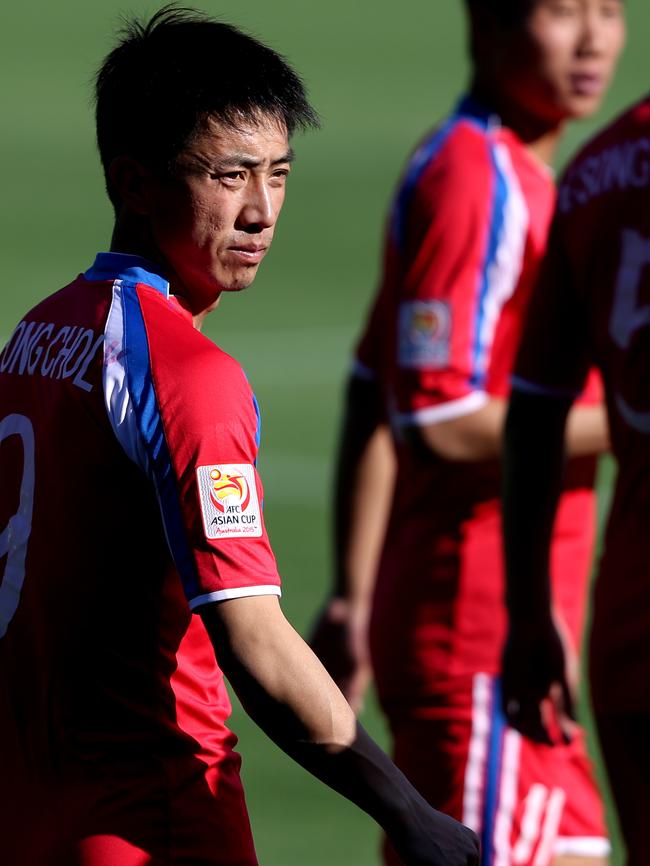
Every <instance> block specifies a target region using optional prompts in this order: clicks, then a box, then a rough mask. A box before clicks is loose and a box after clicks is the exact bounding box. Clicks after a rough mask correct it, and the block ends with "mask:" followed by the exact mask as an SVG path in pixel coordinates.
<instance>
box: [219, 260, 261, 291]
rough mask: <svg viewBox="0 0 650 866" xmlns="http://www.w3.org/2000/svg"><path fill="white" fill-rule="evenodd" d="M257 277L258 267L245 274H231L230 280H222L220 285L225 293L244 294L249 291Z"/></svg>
mask: <svg viewBox="0 0 650 866" xmlns="http://www.w3.org/2000/svg"><path fill="white" fill-rule="evenodd" d="M256 276H257V266H255V268H250V269H248V270H246V271H245V272H244V273H238V274H231V275H229V278H228V279H225V280H220V281H219V285H220V286H221V289H222V291H224V292H243V291H244V289H247V288H248V287H249V286H250V285H251V283H252V282H253V281H254V279H255V277H256Z"/></svg>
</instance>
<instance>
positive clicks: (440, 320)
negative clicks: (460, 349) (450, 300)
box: [397, 300, 451, 370]
mask: <svg viewBox="0 0 650 866" xmlns="http://www.w3.org/2000/svg"><path fill="white" fill-rule="evenodd" d="M450 342H451V309H450V307H449V304H447V303H445V301H437V300H432V301H405V302H404V303H402V304H400V308H399V317H398V333H397V362H398V364H399V366H400V367H404V368H406V369H411V370H420V369H426V368H431V367H434V368H438V367H445V366H447V364H448V363H449V350H450Z"/></svg>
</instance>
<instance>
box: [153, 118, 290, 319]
mask: <svg viewBox="0 0 650 866" xmlns="http://www.w3.org/2000/svg"><path fill="white" fill-rule="evenodd" d="M291 158H292V156H291V149H290V147H289V140H288V136H287V130H286V128H285V127H284V125H282V124H281V123H279V122H278V121H277V120H276V119H275V118H272V117H269V116H266V115H262V116H260V117H259V119H256V120H255V121H242V123H241V124H240V125H239V126H238V127H237V128H233V127H231V126H228V125H226V124H223V123H220V122H219V121H216V120H211V121H209V122H207V123H206V125H205V126H204V128H202V129H201V130H200V131H199V132H198V134H197V135H196V136H195V137H194V139H193V140H192V142H191V143H190V144H188V145H187V147H186V148H185V149H184V150H183V152H182V153H181V154H180V155H179V157H178V159H177V161H176V169H175V171H174V174H173V176H172V177H171V178H167V179H164V180H163V179H155V180H153V181H152V182H151V187H150V199H149V202H150V204H149V208H148V216H149V220H150V225H151V230H152V234H153V240H154V243H155V245H156V247H157V250H158V251H159V253H160V255H161V257H162V259H163V260H164V262H165V264H166V265H167V266H168V268H169V270H170V272H171V283H172V291H174V292H176V293H177V294H179V295H182V296H184V297H185V298H186V300H187V301H188V303H189V306H190V307H191V308H192V309H193V310H194V311H198V310H206V309H209V308H210V307H211V306H213V305H214V304H215V303H216V301H217V300H218V298H219V294H220V293H221V292H222V291H238V290H240V289H244V288H246V287H247V286H249V285H250V284H251V283H252V281H253V279H254V278H255V274H256V273H257V269H258V267H259V264H260V262H261V261H262V259H263V258H264V256H265V255H266V252H267V250H268V249H269V247H270V246H271V241H272V240H273V232H274V230H275V223H276V221H277V219H278V215H279V213H280V209H281V207H282V203H283V201H284V193H285V183H286V179H287V175H288V174H289V170H290V167H291Z"/></svg>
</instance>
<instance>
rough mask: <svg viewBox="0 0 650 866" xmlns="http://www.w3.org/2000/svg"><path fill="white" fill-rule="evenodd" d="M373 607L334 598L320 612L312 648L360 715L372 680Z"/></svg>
mask: <svg viewBox="0 0 650 866" xmlns="http://www.w3.org/2000/svg"><path fill="white" fill-rule="evenodd" d="M369 615H370V609H369V605H368V604H366V603H362V602H352V601H348V599H345V598H341V597H340V596H333V597H332V598H330V599H329V600H328V602H327V603H326V604H325V606H324V608H323V610H322V611H321V612H320V614H319V616H318V618H317V620H316V622H315V624H314V627H313V630H312V633H311V636H310V639H309V644H310V646H311V648H312V649H313V651H314V652H315V653H316V655H317V656H318V658H319V659H320V660H321V662H322V663H323V665H324V666H325V667H326V668H327V671H328V673H329V675H330V676H331V677H332V679H333V680H334V682H335V683H336V684H337V686H338V687H339V688H340V689H341V691H342V692H343V694H344V695H345V698H346V700H347V701H348V703H349V704H350V706H351V707H352V709H353V710H354V711H355V713H358V712H359V711H360V710H361V709H362V707H363V697H364V694H365V692H366V689H367V688H368V683H369V682H370V678H371V669H370V655H369V650H368V618H369Z"/></svg>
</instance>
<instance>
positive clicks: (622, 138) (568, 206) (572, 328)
mask: <svg viewBox="0 0 650 866" xmlns="http://www.w3.org/2000/svg"><path fill="white" fill-rule="evenodd" d="M649 186H650V97H648V98H646V99H644V100H643V101H642V102H640V103H639V104H638V105H636V106H635V107H634V108H632V109H631V110H630V111H628V112H626V113H625V114H624V115H623V116H622V117H620V118H619V119H618V121H616V122H615V123H614V124H612V125H611V126H610V127H608V128H607V129H606V130H605V131H604V132H603V133H602V134H601V135H600V136H598V137H597V138H596V139H594V140H593V141H592V142H591V143H590V144H589V145H588V146H587V147H586V148H585V149H584V150H583V151H582V152H581V153H580V155H579V156H578V157H577V158H576V159H575V160H574V161H573V163H572V164H571V166H570V167H569V169H568V170H567V172H566V175H565V177H564V179H563V182H562V185H561V188H560V193H559V200H558V209H557V214H556V218H555V221H554V225H553V230H552V235H551V243H550V247H549V256H548V259H547V261H546V263H545V266H544V270H543V273H542V278H541V282H540V286H539V291H538V292H537V293H536V294H535V297H534V301H533V306H532V309H531V318H530V325H529V327H528V330H527V332H526V337H525V339H524V342H523V344H522V351H521V353H520V356H519V359H518V361H517V369H516V377H515V379H514V383H513V384H514V387H516V388H520V389H524V390H529V391H530V390H532V391H541V392H542V393H563V394H575V393H577V392H578V391H579V389H580V387H581V386H582V382H583V381H584V377H585V370H586V369H587V368H588V366H589V364H590V363H593V362H595V363H597V364H598V366H599V367H600V370H601V372H602V376H603V381H604V385H605V395H606V401H607V407H608V413H609V421H610V428H611V438H612V447H613V451H614V454H615V456H616V458H617V460H618V480H617V483H616V491H615V496H614V503H613V506H612V511H611V514H610V518H609V524H608V528H607V533H606V539H605V547H604V554H603V557H602V561H601V563H600V574H599V579H598V583H597V588H596V596H595V611H594V628H593V642H592V656H593V658H592V675H593V676H594V677H595V679H594V684H593V698H594V702H595V703H596V704H597V706H599V708H600V707H603V708H609V709H612V708H616V709H620V710H622V711H623V710H632V711H635V710H639V709H642V710H644V711H646V712H647V710H648V709H649V708H650V681H649V678H648V671H650V641H648V634H649V633H650V579H649V575H650V543H649V541H648V538H649V536H648V517H649V515H650V485H649V484H648V478H649V477H650V438H649V436H650V395H649V394H648V379H646V378H645V377H646V376H650V341H649V340H648V337H649V334H650V332H649V330H648V328H649V327H650V198H649V197H648V187H649Z"/></svg>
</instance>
